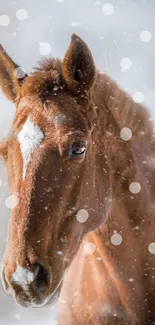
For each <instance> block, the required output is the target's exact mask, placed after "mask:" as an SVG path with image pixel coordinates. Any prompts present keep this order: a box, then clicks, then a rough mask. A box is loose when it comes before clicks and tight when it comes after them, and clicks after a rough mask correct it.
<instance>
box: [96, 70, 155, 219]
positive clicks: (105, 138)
mask: <svg viewBox="0 0 155 325" xmlns="http://www.w3.org/2000/svg"><path fill="white" fill-rule="evenodd" d="M92 97H93V100H94V104H95V105H94V106H95V107H96V112H97V115H98V123H99V124H98V128H99V132H100V136H99V137H98V138H99V141H101V142H102V143H103V146H102V144H101V145H100V148H102V150H103V156H104V155H105V151H106V154H107V156H109V163H110V166H109V169H110V172H111V174H112V183H113V184H112V187H113V198H116V199H117V202H118V204H120V203H119V202H121V204H122V205H123V206H124V207H125V209H126V210H127V211H129V214H130V219H132V215H133V214H134V213H135V211H139V213H138V212H136V213H137V214H138V215H139V217H140V215H141V217H142V214H143V213H141V212H142V211H146V210H147V208H148V202H149V205H150V203H152V201H153V200H154V198H153V195H154V192H155V186H154V184H152V176H153V175H154V174H155V169H154V166H151V165H150V162H151V161H152V159H153V158H154V157H155V138H154V133H153V123H152V119H151V116H150V114H149V112H148V111H147V110H146V109H145V108H144V107H142V106H140V105H137V104H136V103H134V102H133V100H132V99H130V98H129V97H128V96H127V95H126V94H125V92H123V91H122V90H121V89H120V88H119V87H118V86H117V84H116V83H115V82H113V81H112V80H111V79H110V78H109V77H107V76H106V75H104V74H98V75H97V78H96V84H95V85H94V88H93V90H92ZM123 127H127V128H129V129H130V130H131V132H132V137H131V140H129V141H124V140H122V139H121V137H120V131H121V129H122V128H123ZM97 136H98V135H97ZM133 182H137V183H140V186H141V190H140V192H139V193H138V194H133V193H132V192H130V191H129V186H130V184H131V183H133ZM148 213H149V212H148ZM141 217H140V218H141ZM133 218H134V219H135V216H133ZM137 219H138V216H137V218H136V221H137ZM140 221H141V220H139V222H140Z"/></svg>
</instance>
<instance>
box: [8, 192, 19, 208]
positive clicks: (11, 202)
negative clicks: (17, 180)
mask: <svg viewBox="0 0 155 325" xmlns="http://www.w3.org/2000/svg"><path fill="white" fill-rule="evenodd" d="M19 200H20V199H19V194H18V193H14V194H12V195H10V196H8V198H7V199H6V200H5V205H6V207H7V208H8V209H14V208H15V207H16V206H17V205H18V203H19Z"/></svg>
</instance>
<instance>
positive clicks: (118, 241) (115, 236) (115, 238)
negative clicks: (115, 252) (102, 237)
mask: <svg viewBox="0 0 155 325" xmlns="http://www.w3.org/2000/svg"><path fill="white" fill-rule="evenodd" d="M110 241H111V243H112V244H113V245H115V246H118V245H120V244H121V243H122V241H123V238H122V236H121V235H120V234H118V233H115V234H113V235H112V236H111V238H110Z"/></svg>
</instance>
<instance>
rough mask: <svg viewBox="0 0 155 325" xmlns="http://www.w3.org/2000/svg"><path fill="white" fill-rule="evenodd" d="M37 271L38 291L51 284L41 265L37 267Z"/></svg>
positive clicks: (36, 283) (36, 282)
mask: <svg viewBox="0 0 155 325" xmlns="http://www.w3.org/2000/svg"><path fill="white" fill-rule="evenodd" d="M36 270H37V273H36V277H35V285H36V287H37V289H42V288H45V287H46V286H47V285H48V283H49V274H48V272H47V271H46V269H45V268H44V267H43V266H42V265H40V264H39V263H37V265H36Z"/></svg>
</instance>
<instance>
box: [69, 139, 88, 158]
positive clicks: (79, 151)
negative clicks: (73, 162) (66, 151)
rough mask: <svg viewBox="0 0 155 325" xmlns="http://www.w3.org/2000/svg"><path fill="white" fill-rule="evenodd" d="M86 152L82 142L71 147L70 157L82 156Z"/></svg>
mask: <svg viewBox="0 0 155 325" xmlns="http://www.w3.org/2000/svg"><path fill="white" fill-rule="evenodd" d="M85 151H86V145H85V143H83V142H77V143H74V144H73V145H72V147H71V155H72V156H80V155H83V154H84V153H85Z"/></svg>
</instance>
